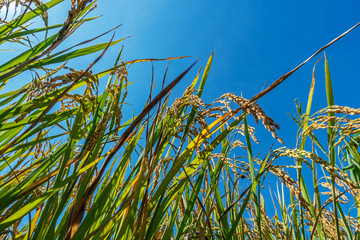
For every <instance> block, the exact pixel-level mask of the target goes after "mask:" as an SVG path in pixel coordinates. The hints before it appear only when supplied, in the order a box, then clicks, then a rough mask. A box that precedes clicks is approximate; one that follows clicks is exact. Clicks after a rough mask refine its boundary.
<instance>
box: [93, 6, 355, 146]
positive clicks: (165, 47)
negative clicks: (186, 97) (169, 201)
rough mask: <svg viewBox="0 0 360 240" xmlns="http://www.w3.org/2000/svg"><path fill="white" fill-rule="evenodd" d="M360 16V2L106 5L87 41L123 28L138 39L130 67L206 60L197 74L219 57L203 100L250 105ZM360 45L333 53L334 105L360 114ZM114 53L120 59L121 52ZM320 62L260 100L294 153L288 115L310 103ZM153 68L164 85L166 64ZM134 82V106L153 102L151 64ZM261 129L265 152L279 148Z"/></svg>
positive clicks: (179, 66)
mask: <svg viewBox="0 0 360 240" xmlns="http://www.w3.org/2000/svg"><path fill="white" fill-rule="evenodd" d="M359 10H360V2H359V1H346V2H340V1H259V0H255V1H254V0H251V1H250V0H247V1H229V0H224V1H200V0H198V1H194V0H191V1H190V0H185V1H165V0H159V1H145V0H134V1H100V2H98V8H97V9H96V10H95V13H97V14H102V15H103V17H102V18H100V19H99V20H96V22H95V24H94V23H90V24H89V25H91V24H92V26H94V28H92V29H93V31H88V34H89V36H90V35H92V34H93V33H94V32H96V33H101V32H102V31H105V30H107V29H110V28H112V27H114V26H115V25H117V24H123V26H122V27H120V28H119V29H118V30H117V34H118V36H120V37H124V36H129V35H133V36H132V37H131V38H130V39H128V40H126V41H125V42H124V45H125V48H124V55H123V56H124V58H125V59H128V60H131V59H137V58H165V57H175V56H184V55H187V56H193V57H197V58H199V59H200V61H199V63H198V65H197V67H200V66H201V65H203V66H204V65H205V63H206V61H207V58H208V57H209V56H210V54H211V52H212V51H213V50H215V55H214V61H213V65H212V69H211V72H210V76H209V78H208V82H207V85H206V91H205V93H204V95H203V97H204V99H205V100H206V101H208V102H210V101H212V100H213V99H215V98H216V97H218V96H220V95H222V94H224V93H226V92H233V93H235V94H238V95H240V94H242V95H243V96H244V97H246V98H251V97H252V96H253V95H255V94H256V93H258V92H259V91H260V90H261V89H262V88H263V86H264V84H265V85H266V86H268V85H270V83H271V82H273V81H275V80H276V79H277V78H278V77H280V76H281V75H283V74H285V73H286V72H288V71H290V70H291V69H292V68H294V67H295V66H297V65H298V64H299V63H301V62H302V61H303V60H305V59H306V58H307V57H309V56H310V55H311V54H312V53H314V52H315V51H316V50H317V49H319V48H320V47H322V46H323V45H325V44H326V43H328V42H329V41H330V40H332V39H333V38H335V37H336V36H337V35H339V34H341V33H343V32H344V31H346V30H347V29H348V28H350V27H351V26H352V25H354V24H356V23H357V22H358V21H359V20H360V18H359ZM359 39H360V28H359V29H355V30H354V31H353V32H352V33H350V34H349V35H348V36H346V37H345V38H343V39H342V40H340V42H338V43H336V44H334V45H333V46H331V47H330V48H328V49H327V50H326V53H327V57H328V60H329V64H330V70H331V75H332V80H333V85H334V93H335V104H339V105H350V106H352V107H358V99H357V98H358V97H357V91H358V88H357V87H356V86H357V84H358V83H359V80H360V74H359V72H358V69H360V44H359ZM111 54H113V56H115V54H116V51H113V52H112V53H110V54H109V55H111ZM113 56H108V57H109V59H111V58H113ZM317 59H318V58H315V59H314V60H312V61H310V62H309V63H308V64H306V65H305V66H304V67H303V68H301V69H300V70H299V71H297V72H296V73H295V74H294V75H293V76H291V77H290V78H289V79H287V80H286V81H285V82H284V83H283V84H282V85H280V86H279V87H278V88H277V89H276V90H274V91H273V92H271V93H270V94H268V95H267V96H265V97H264V98H263V99H261V100H260V101H259V104H260V106H261V107H263V109H264V110H265V112H266V113H267V114H268V115H269V116H270V117H272V118H274V120H275V121H276V122H277V123H279V124H280V126H281V130H280V131H279V134H280V136H281V137H283V139H284V140H285V145H287V146H294V144H295V133H296V131H297V128H296V125H295V123H294V122H293V121H292V120H291V119H290V117H289V116H288V113H295V104H294V99H295V98H297V99H299V101H301V102H302V103H303V104H306V99H307V94H308V91H309V87H310V83H311V74H312V68H313V65H314V63H315V62H316V60H317ZM192 61H193V59H185V60H179V61H174V62H172V64H171V65H170V73H172V74H173V75H170V76H176V75H177V74H178V73H180V72H181V71H182V70H183V69H185V68H186V67H187V66H188V65H190V64H191V63H192ZM154 67H155V76H157V77H158V78H157V80H158V83H160V81H161V79H162V78H161V77H162V74H163V71H164V69H165V63H162V64H161V63H160V64H159V63H156V64H155V65H154ZM323 68H324V62H323V61H320V63H319V64H318V66H317V72H316V89H315V96H314V98H315V100H314V105H313V112H314V111H315V110H319V109H320V108H322V107H325V106H326V98H325V88H324V70H323ZM196 71H197V69H194V71H192V74H190V75H189V76H188V77H187V78H186V79H185V80H184V81H183V82H182V83H181V84H180V85H179V86H178V87H177V88H176V90H175V91H174V96H176V95H177V94H181V93H182V92H183V90H184V88H185V87H186V86H187V85H188V84H189V83H190V82H191V81H192V78H193V76H194V75H195V73H196ZM130 76H131V77H132V80H134V81H135V82H134V84H133V85H132V86H131V88H130V92H131V91H132V90H133V91H136V94H135V95H131V94H130V98H129V100H128V101H129V102H134V101H133V100H136V99H140V98H139V96H142V95H144V96H147V92H148V90H149V85H150V79H151V64H149V63H144V64H140V65H138V66H133V67H132V68H131V69H130ZM169 80H170V79H169ZM158 85H159V84H158ZM136 102H139V101H136ZM140 102H141V101H140ZM141 104H142V103H141ZM257 129H258V134H260V136H259V135H258V136H259V138H260V139H263V141H262V142H263V144H265V145H262V147H261V148H263V147H265V146H270V145H271V144H272V143H273V142H274V140H273V139H272V138H271V136H270V134H267V133H266V131H263V128H262V127H261V126H258V128H257ZM265 148H266V147H265ZM265 151H266V150H265Z"/></svg>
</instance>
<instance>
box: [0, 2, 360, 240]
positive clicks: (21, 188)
mask: <svg viewBox="0 0 360 240" xmlns="http://www.w3.org/2000/svg"><path fill="white" fill-rule="evenodd" d="M62 1H63V0H50V1H48V2H46V3H42V2H40V1H35V0H34V1H30V2H29V1H13V2H15V3H16V4H17V5H22V6H23V8H22V11H21V13H20V14H19V15H17V16H15V17H13V18H11V20H7V19H8V18H7V17H6V18H4V19H2V20H1V26H0V46H1V47H3V49H2V50H6V49H7V47H8V46H9V44H15V45H18V46H21V49H23V50H22V52H21V53H20V54H18V55H15V56H11V55H9V56H11V57H9V59H6V60H5V61H3V63H1V66H0V82H1V87H0V89H1V94H0V106H1V109H0V116H1V117H0V119H1V124H0V156H1V160H0V238H1V239H66V240H70V239H72V240H75V239H314V238H316V239H360V236H359V234H358V230H359V221H358V218H359V216H360V215H359V214H360V205H359V201H358V196H359V195H358V194H359V189H360V188H359V181H360V180H359V177H358V175H359V169H360V164H359V159H360V155H359V151H358V146H359V142H360V139H359V136H358V134H359V126H358V124H359V123H358V121H359V120H358V119H357V118H356V117H348V116H357V115H358V114H360V110H359V109H356V108H351V107H347V106H337V105H335V103H334V100H333V99H334V97H333V93H332V85H331V77H330V70H329V69H330V68H329V64H328V62H327V58H326V56H325V57H324V59H325V63H324V65H325V73H326V76H325V79H326V86H327V99H328V106H327V107H326V108H324V109H321V110H319V111H317V112H316V113H314V114H311V105H312V98H313V92H314V84H315V74H313V83H312V85H311V87H310V93H309V100H308V104H307V108H306V112H305V113H303V112H302V109H301V106H300V105H297V113H296V114H295V115H294V116H293V119H294V120H295V121H296V122H297V123H298V125H299V134H298V136H297V139H298V142H299V144H298V146H299V147H298V148H296V149H289V148H286V147H283V148H280V149H268V150H267V151H268V154H266V156H265V157H264V158H262V159H260V158H259V157H257V156H256V154H255V153H254V152H253V151H252V147H251V144H252V142H257V141H258V140H257V139H256V133H255V128H254V127H253V126H250V125H249V123H250V121H249V120H250V118H251V119H254V120H255V123H256V124H258V123H259V122H261V125H262V126H263V127H265V129H267V130H268V131H269V134H271V135H272V136H273V137H274V140H276V141H279V142H280V143H283V141H282V139H281V138H280V136H278V134H277V133H276V130H277V129H279V125H278V124H277V123H276V122H275V121H274V120H273V119H272V118H271V117H270V116H268V115H267V114H266V113H265V111H264V110H263V109H262V108H261V107H260V105H259V104H258V103H257V101H258V100H259V99H260V98H261V97H263V96H264V95H266V94H268V93H269V92H271V90H273V89H274V88H275V87H277V86H278V85H279V84H281V83H282V82H283V81H285V80H286V78H288V77H289V76H291V74H292V73H294V72H295V71H296V70H298V69H299V68H300V67H301V66H302V65H304V64H305V63H306V62H308V61H309V60H310V59H312V58H313V57H315V56H316V55H318V54H319V53H322V51H323V50H324V49H325V48H327V47H328V46H330V45H332V44H333V43H334V42H336V41H337V40H339V39H340V38H342V37H343V36H345V35H346V34H347V33H348V32H349V31H351V30H352V29H354V28H355V27H356V26H358V25H359V24H357V25H355V26H354V27H353V28H351V29H350V30H348V31H347V32H345V33H344V34H342V35H340V36H339V37H337V38H336V39H334V40H333V41H331V42H330V43H329V44H327V45H325V46H324V47H322V48H321V49H319V51H317V52H316V53H315V54H314V55H312V56H311V57H310V58H309V59H307V60H306V61H304V62H303V63H301V64H300V65H299V66H297V67H296V68H294V70H292V71H290V72H289V73H287V74H285V75H283V76H282V77H280V78H279V79H278V80H277V81H275V82H274V83H273V84H271V85H270V86H269V87H268V88H266V89H265V90H264V91H262V92H260V93H259V94H257V95H255V96H254V97H253V98H251V99H245V98H243V97H239V96H237V95H235V94H233V93H226V94H222V95H220V94H219V97H218V98H216V99H214V100H213V102H209V103H205V102H204V101H203V100H202V99H201V96H202V93H203V91H204V89H205V84H206V80H207V77H208V75H209V74H211V73H210V68H211V65H212V59H213V57H214V54H212V55H211V56H210V57H209V60H208V62H207V64H206V65H205V67H204V70H203V71H201V70H199V71H198V74H197V75H195V76H192V77H191V76H190V74H189V71H190V69H192V68H194V65H195V63H193V64H191V65H190V66H189V67H188V68H187V69H184V71H183V72H182V73H179V76H178V77H177V78H175V79H174V80H172V81H170V83H168V84H166V83H167V82H168V81H167V79H166V74H165V75H164V79H163V87H162V89H161V90H160V91H159V92H158V93H155V92H150V93H149V97H148V101H147V102H144V103H143V105H144V107H143V109H141V111H140V113H139V114H138V115H137V116H128V115H127V114H125V111H126V103H127V102H126V97H127V94H128V86H129V84H131V79H128V70H129V66H130V65H132V64H138V63H139V62H144V61H154V59H140V60H132V61H125V60H123V59H122V51H123V48H121V50H120V51H119V54H118V57H117V59H115V60H114V64H113V66H112V67H110V68H103V69H102V70H101V71H100V72H94V71H93V66H94V65H95V64H100V62H99V60H100V59H101V58H102V57H103V56H104V55H105V54H106V53H107V51H108V50H109V49H110V48H112V49H115V48H114V47H116V46H117V44H118V43H120V42H121V41H123V40H124V39H115V38H114V34H112V33H113V32H114V30H115V29H116V28H117V27H115V29H109V31H108V32H105V33H103V34H101V35H99V36H94V37H93V38H92V39H83V40H81V41H79V42H77V41H76V39H73V41H72V42H76V43H75V44H74V45H73V46H71V47H67V48H65V49H64V48H63V47H62V46H63V43H64V41H65V40H66V39H71V35H72V34H73V33H74V32H75V31H77V29H78V28H81V26H82V25H85V24H91V21H93V20H95V19H96V17H92V18H89V17H87V16H88V14H89V13H90V12H91V11H92V10H93V9H94V8H95V7H96V5H95V2H96V1H89V0H78V1H71V8H70V10H69V12H68V16H67V18H66V21H65V22H64V23H59V24H57V25H50V26H49V24H48V18H51V15H50V14H48V10H49V9H51V8H56V5H57V4H59V3H61V2H62ZM10 2H11V1H4V2H2V3H0V8H2V7H5V8H6V7H7V6H9V4H10ZM32 20H36V21H38V22H39V21H40V22H42V24H43V26H41V27H35V28H32V25H31V24H30V21H32ZM111 34H112V35H111ZM106 37H107V40H105V41H104V42H103V43H97V44H95V43H93V44H92V45H90V46H88V44H89V43H90V44H91V43H92V42H93V41H95V40H99V39H103V38H106ZM86 44H87V46H85V45H86ZM94 54H97V55H96V56H95V57H94ZM84 57H86V58H84ZM76 58H81V59H83V61H85V60H84V59H87V60H86V61H89V60H88V59H91V58H93V60H92V61H89V62H88V67H87V68H85V69H80V70H76V69H74V68H73V67H71V66H69V65H70V63H71V60H72V59H76ZM178 58H182V57H174V58H167V59H157V60H162V61H170V60H175V59H178ZM166 70H167V69H166ZM314 71H315V67H314ZM20 77H21V78H26V79H27V81H26V82H25V83H24V85H23V86H18V87H16V89H11V86H12V85H14V84H15V83H16V81H17V79H19V78H20ZM183 78H192V79H193V80H192V83H191V84H190V85H189V86H188V87H187V88H186V90H185V92H184V93H183V94H182V95H181V96H178V98H176V99H175V100H174V101H173V102H170V99H171V98H170V92H171V91H172V89H173V88H174V87H175V86H176V84H177V83H178V82H179V81H181V80H182V79H183ZM104 82H106V84H103V83H104ZM102 84H103V85H105V86H104V87H102V86H101V85H102ZM9 87H10V90H8V89H7V88H9ZM259 125H260V124H259ZM259 127H261V126H259ZM324 130H325V131H327V139H326V141H325V142H324V141H323V139H321V138H318V137H317V133H318V132H319V131H324ZM306 141H311V143H312V146H313V147H312V149H310V150H307V149H305V146H307V145H305V142H306ZM233 153H236V154H235V155H236V156H241V157H232V156H234V154H233ZM285 157H290V158H292V159H294V161H293V164H289V165H288V166H280V165H277V159H278V158H285ZM305 168H309V169H311V171H312V173H313V176H312V177H313V179H311V181H310V185H309V182H308V179H304V177H303V170H304V169H305ZM288 169H296V173H297V174H296V175H293V174H291V173H290V172H289V171H288ZM270 175H273V176H275V177H276V178H277V179H278V181H279V183H280V184H281V185H280V187H279V185H278V186H277V187H275V186H274V187H273V190H275V189H276V194H275V195H276V196H273V204H269V201H265V200H264V198H263V196H262V191H264V190H263V189H262V186H263V183H264V181H266V179H267V178H268V177H269V176H270ZM309 186H311V187H310V188H309ZM274 193H275V192H274ZM289 201H290V203H289ZM352 208H354V209H355V211H356V212H354V211H352ZM268 209H272V210H273V211H270V212H275V213H274V214H270V213H269V211H268Z"/></svg>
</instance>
